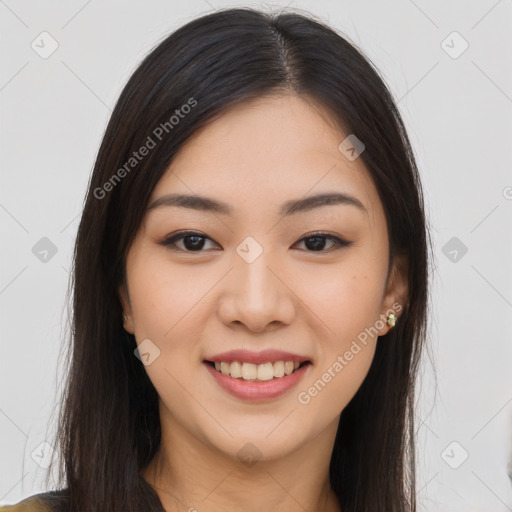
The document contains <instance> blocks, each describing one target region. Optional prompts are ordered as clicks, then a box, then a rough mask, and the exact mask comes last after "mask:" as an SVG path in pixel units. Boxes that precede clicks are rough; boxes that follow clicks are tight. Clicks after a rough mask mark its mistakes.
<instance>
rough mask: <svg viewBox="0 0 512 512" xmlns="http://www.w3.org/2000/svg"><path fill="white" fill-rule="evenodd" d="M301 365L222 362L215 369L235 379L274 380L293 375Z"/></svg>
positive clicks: (283, 362) (285, 362)
mask: <svg viewBox="0 0 512 512" xmlns="http://www.w3.org/2000/svg"><path fill="white" fill-rule="evenodd" d="M299 366H300V363H299V362H298V361H276V362H275V363H271V362H268V363H263V364H253V363H242V362H239V361H233V362H231V363H229V362H225V361H222V362H221V363H219V362H217V361H216V362H215V369H216V370H217V371H218V372H221V373H222V374H224V375H230V376H231V377H233V378H234V379H240V378H241V379H244V380H256V379H258V380H261V381H266V380H272V379H273V378H274V377H284V376H285V375H290V374H292V373H293V372H294V371H295V370H297V368H299Z"/></svg>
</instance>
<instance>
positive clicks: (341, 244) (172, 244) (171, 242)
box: [160, 231, 353, 254]
mask: <svg viewBox="0 0 512 512" xmlns="http://www.w3.org/2000/svg"><path fill="white" fill-rule="evenodd" d="M189 236H195V237H198V238H204V239H206V240H211V238H209V237H207V236H205V235H203V234H202V233H199V232H197V231H182V232H180V233H176V234H174V235H172V236H170V237H168V238H166V239H165V240H163V241H162V242H160V243H161V245H163V246H166V247H169V249H171V250H173V251H177V252H186V253H190V254H193V253H201V252H205V251H204V250H202V249H200V250H198V251H188V250H186V249H185V250H184V249H179V248H177V247H176V242H178V241H180V240H183V239H184V238H187V237H189ZM310 238H325V239H329V240H332V241H333V242H334V243H335V245H334V247H332V248H331V249H327V250H324V249H322V250H321V251H306V252H310V253H320V254H322V253H328V252H331V251H333V250H338V249H342V248H345V247H348V246H350V245H352V243H353V242H349V241H347V240H343V239H341V238H339V237H337V236H334V235H330V234H329V233H324V232H315V233H309V234H308V235H306V236H304V237H302V238H301V239H300V240H298V242H302V241H304V240H308V239H310ZM211 241H212V242H213V240H211Z"/></svg>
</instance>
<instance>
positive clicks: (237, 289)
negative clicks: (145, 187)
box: [119, 96, 406, 459]
mask: <svg viewBox="0 0 512 512" xmlns="http://www.w3.org/2000/svg"><path fill="white" fill-rule="evenodd" d="M347 135H348V134H344V133H342V132H341V131H340V129H338V128H336V127H335V126H334V123H333V122H332V121H331V120H330V119H329V114H328V112H327V111H325V110H323V109H322V107H321V106H320V105H318V104H317V103H315V102H314V101H313V100H311V99H309V100H306V99H301V98H299V97H297V96H286V97H276V96H272V97H266V98H259V99H257V100H251V101H250V102H248V103H244V104H242V105H240V106H236V107H235V108H233V109H231V110H229V111H228V112H227V113H225V114H223V115H222V116H221V117H219V118H218V119H217V120H215V121H214V122H213V123H211V124H210V125H208V126H207V127H205V128H203V129H201V130H200V131H199V132H197V133H196V134H195V135H194V136H193V137H192V138H191V139H190V140H189V141H188V143H187V145H186V146H185V147H184V148H183V149H182V150H181V151H180V152H179V154H178V155H177V156H176V158H175V159H174V160H173V162H172V164H171V166H170V167H169V169H168V170H167V172H166V174H165V175H163V177H162V178H161V180H160V181H159V182H158V184H157V186H156V187H155V189H154V191H153V193H152V196H151V199H150V201H149V203H148V210H147V213H146V216H145V218H144V219H143V222H142V224H141V226H140V228H139V230H138V233H137V235H136V238H135V240H134V242H133V244H132V246H131V247H130V250H129V252H128V254H127V258H126V276H127V288H126V289H125V288H124V287H121V288H120V289H119V294H120V298H121V301H122V304H123V312H124V315H127V317H128V318H127V319H126V320H125V329H126V330H127V331H129V332H131V333H133V334H134V335H135V338H136V340H137V343H138V344H139V345H140V344H141V343H142V342H144V345H143V346H142V347H141V348H143V349H144V350H141V352H143V353H146V354H147V355H146V356H145V357H146V359H147V363H148V364H146V365H145V369H146V371H147V373H148V376H149V378H150V379H151V381H152V383H153V384H154V386H155V388H156V390H157V392H158V393H159V396H160V413H161V421H162V426H163V428H166V427H167V426H168V427H169V429H171V428H172V429H173V430H174V431H175V432H179V431H181V432H187V433H188V434H187V435H190V436H192V438H194V439H196V440H198V441H199V442H200V443H201V444H202V445H204V446H206V447H208V448H211V449H212V450H216V451H218V452H223V453H224V454H226V455H229V456H236V455H237V454H240V450H241V447H246V446H248V445H246V443H248V442H250V443H252V444H253V445H254V446H255V447H257V450H258V452H259V455H258V456H259V457H262V458H265V457H266V458H269V459H270V458H277V457H280V456H284V455H286V454H287V453H291V452H293V451H294V450H295V449H297V448H298V447H303V446H304V444H305V443H308V442H311V441H312V440H313V439H315V438H317V436H318V435H319V434H321V433H322V432H325V431H326V430H328V429H329V430H330V431H331V432H335V430H336V426H337V423H338V419H339V415H340V413H341V411H342V410H343V408H344V407H345V406H346V405H347V404H348V402H349V401H350V400H351V398H352V397H353V396H354V394H355V393H356V391H357V389H358V388H359V387H360V385H361V384H362V382H363V380H364V378H365V376H366V374H367V372H368V370H369V367H370V364H371V361H372V358H373V355H374V351H375V347H376V343H377V342H379V343H385V342H386V341H385V339H383V340H379V341H378V339H377V338H378V336H381V335H384V334H386V333H387V331H388V330H389V329H390V327H389V326H388V325H387V324H386V321H385V319H386V316H387V314H388V313H389V312H391V311H393V312H394V313H395V314H396V315H397V316H399V314H398V313H399V311H400V308H401V304H403V300H404V298H405V294H406V286H405V280H404V276H403V274H401V273H400V272H394V271H393V272H392V273H391V278H390V280H389V282H388V283H386V276H387V271H388V264H389V261H388V251H389V246H388V229H387V225H386V218H385V214H384V211H383V207H382V204H381V202H380V200H379V197H378V194H377V190H376V188H375V186H374V184H373V182H372V179H371V177H370V174H369V172H368V171H367V169H366V168H365V166H364V164H363V161H362V159H361V158H356V159H355V160H350V159H349V158H347V157H346V156H345V154H343V153H342V152H341V151H340V150H339V149H338V146H339V145H340V143H341V142H342V141H343V140H344V139H345V138H346V136H347ZM170 194H180V195H181V194H182V195H189V196H190V195H192V196H201V197H207V198H209V199H211V200H212V201H214V202H215V203H221V206H217V207H216V208H213V206H212V205H214V204H215V203H213V202H210V203H208V202H203V203H200V202H197V201H196V202H193V201H191V200H188V201H185V200H181V201H177V200H176V199H175V200H174V201H172V200H170V199H169V198H167V199H165V197H166V196H168V195H170ZM322 194H340V195H341V196H338V200H335V199H331V200H330V201H325V200H324V201H323V202H322V200H318V201H315V200H312V201H310V202H306V203H304V202H302V203H300V202H299V203H297V204H295V205H293V204H292V203H293V202H296V201H298V200H300V201H303V200H305V199H307V198H311V197H313V196H317V195H322ZM340 197H341V200H340V199H339V198H340ZM162 198H163V199H162ZM196 199H197V197H196ZM148 340H149V341H148ZM233 351H235V352H233ZM228 352H230V354H227V353H228ZM221 361H223V362H224V363H223V364H221ZM235 361H238V363H239V364H237V363H236V362H235ZM280 361H282V362H280ZM215 362H217V367H219V368H220V371H218V370H216V369H215ZM269 363H271V364H269ZM283 363H284V364H283ZM299 364H300V366H299V367H298V368H297V369H296V370H295V367H296V366H298V365H299ZM290 368H293V369H294V372H293V373H291V374H289V375H288V373H289V372H290V371H291V369H290ZM283 373H284V375H283ZM240 374H241V375H242V377H240ZM244 376H245V377H246V378H245V379H244V378H243V377H244ZM255 379H256V380H255ZM242 449H249V448H242ZM251 449H253V448H251Z"/></svg>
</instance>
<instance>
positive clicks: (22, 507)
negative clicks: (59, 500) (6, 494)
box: [0, 493, 51, 512]
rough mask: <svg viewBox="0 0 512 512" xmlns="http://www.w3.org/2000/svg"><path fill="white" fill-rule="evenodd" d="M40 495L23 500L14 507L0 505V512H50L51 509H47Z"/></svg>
mask: <svg viewBox="0 0 512 512" xmlns="http://www.w3.org/2000/svg"><path fill="white" fill-rule="evenodd" d="M41 494H44V493H41ZM41 494H35V495H34V496H30V497H28V498H25V499H24V500H23V501H20V502H19V503H16V504H14V505H0V512H50V511H51V509H50V508H48V505H46V503H45V501H44V499H43V496H42V495H41Z"/></svg>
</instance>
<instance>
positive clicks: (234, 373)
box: [229, 361, 242, 379]
mask: <svg viewBox="0 0 512 512" xmlns="http://www.w3.org/2000/svg"><path fill="white" fill-rule="evenodd" d="M229 373H230V374H231V377H233V378H235V379H239V378H240V377H241V376H242V365H241V364H240V363H239V362H238V361H233V362H232V363H231V366H230V369H229Z"/></svg>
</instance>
